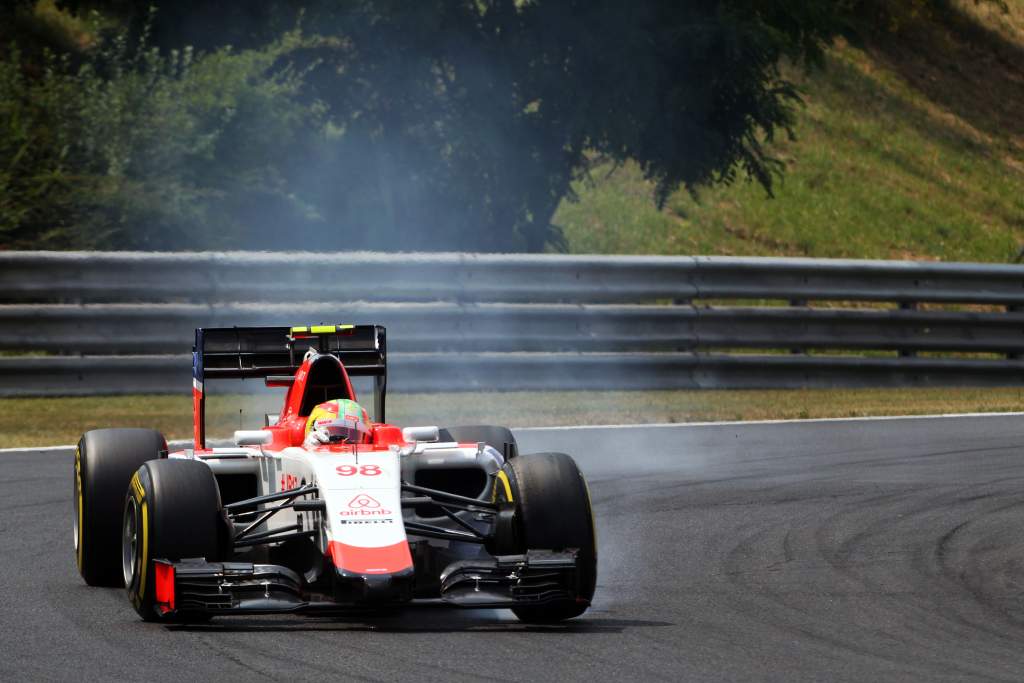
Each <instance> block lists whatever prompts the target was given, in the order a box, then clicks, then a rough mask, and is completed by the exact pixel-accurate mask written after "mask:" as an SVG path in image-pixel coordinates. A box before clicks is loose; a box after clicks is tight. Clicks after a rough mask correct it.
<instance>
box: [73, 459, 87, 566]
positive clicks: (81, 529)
mask: <svg viewBox="0 0 1024 683" xmlns="http://www.w3.org/2000/svg"><path fill="white" fill-rule="evenodd" d="M75 487H76V488H77V489H78V491H76V493H77V495H78V552H77V553H75V561H76V562H78V571H82V548H83V545H84V544H83V543H82V540H83V539H84V537H85V525H84V524H83V522H84V521H85V507H84V506H83V504H82V449H81V448H76V449H75Z"/></svg>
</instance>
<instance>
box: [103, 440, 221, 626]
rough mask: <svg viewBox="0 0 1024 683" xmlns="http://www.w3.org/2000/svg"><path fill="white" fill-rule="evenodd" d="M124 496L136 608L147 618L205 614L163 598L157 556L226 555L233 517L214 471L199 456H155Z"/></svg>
mask: <svg viewBox="0 0 1024 683" xmlns="http://www.w3.org/2000/svg"><path fill="white" fill-rule="evenodd" d="M123 501H124V512H123V515H122V517H121V519H122V532H121V554H120V556H121V570H122V574H123V577H124V585H125V588H126V589H127V591H128V599H129V600H130V601H131V603H132V606H133V607H134V608H135V611H136V612H138V613H139V616H140V617H142V618H143V619H144V620H146V621H157V620H159V619H162V618H167V617H170V616H173V618H175V619H176V620H184V621H188V620H191V619H195V620H203V619H205V616H204V615H201V614H195V615H190V614H189V613H188V611H187V608H185V609H183V608H182V606H181V605H173V606H172V605H171V604H169V603H167V602H166V601H160V600H158V599H157V597H158V596H157V588H156V582H157V569H156V566H155V561H156V560H169V561H171V562H176V561H179V560H181V559H183V558H205V559H207V560H209V561H211V562H215V561H218V560H220V559H222V557H223V555H224V553H223V552H222V549H223V548H225V545H226V541H227V539H226V528H227V521H226V517H225V515H224V510H223V507H222V506H221V500H220V489H219V488H218V486H217V480H216V478H215V477H214V475H213V471H212V470H210V467H209V466H208V465H207V464H206V463H204V462H200V461H198V460H177V459H170V460H151V461H149V462H147V463H144V464H143V465H142V466H141V467H140V468H139V469H138V471H136V472H135V474H134V475H133V476H132V478H131V483H130V486H129V487H128V493H127V495H126V496H125V497H124V498H123ZM172 607H173V608H174V609H176V610H177V611H176V612H174V613H172V614H168V613H169V612H170V611H171V609H172Z"/></svg>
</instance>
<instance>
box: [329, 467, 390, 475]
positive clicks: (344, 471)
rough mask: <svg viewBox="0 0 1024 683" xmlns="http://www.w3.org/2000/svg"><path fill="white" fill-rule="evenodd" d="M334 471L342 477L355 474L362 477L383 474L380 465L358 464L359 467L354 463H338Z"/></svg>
mask: <svg viewBox="0 0 1024 683" xmlns="http://www.w3.org/2000/svg"><path fill="white" fill-rule="evenodd" d="M334 471H335V472H337V473H338V475H339V476H342V477H351V476H353V475H356V474H360V475H362V476H364V477H376V476H378V475H381V474H383V472H381V469H380V465H360V466H359V467H356V466H355V465H338V467H337V468H336V469H335V470H334Z"/></svg>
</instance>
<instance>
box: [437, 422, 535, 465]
mask: <svg viewBox="0 0 1024 683" xmlns="http://www.w3.org/2000/svg"><path fill="white" fill-rule="evenodd" d="M439 438H440V440H441V441H458V442H459V443H481V442H483V443H485V444H487V445H488V446H490V447H491V448H493V449H494V450H496V451H498V452H499V453H501V454H502V455H504V456H505V457H506V458H510V459H511V458H513V457H515V455H516V452H517V450H518V448H519V446H518V444H516V437H515V436H513V434H512V430H510V429H509V428H508V427H496V426H494V425H466V426H462V427H443V428H442V429H441V430H440V431H439Z"/></svg>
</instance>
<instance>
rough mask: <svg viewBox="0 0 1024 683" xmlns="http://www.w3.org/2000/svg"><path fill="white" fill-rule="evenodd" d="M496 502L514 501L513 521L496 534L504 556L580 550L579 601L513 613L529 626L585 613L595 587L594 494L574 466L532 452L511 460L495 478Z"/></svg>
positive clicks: (564, 459) (559, 456)
mask: <svg viewBox="0 0 1024 683" xmlns="http://www.w3.org/2000/svg"><path fill="white" fill-rule="evenodd" d="M509 498H511V501H509ZM495 499H496V500H497V501H498V502H499V504H500V503H509V502H511V504H512V506H513V507H514V513H515V514H514V516H513V518H512V521H511V523H510V524H508V526H507V527H506V528H504V529H502V528H499V530H498V533H499V534H501V535H502V536H503V537H504V538H503V539H502V542H501V544H500V552H501V554H505V553H509V552H517V553H522V552H525V551H526V550H528V549H530V550H534V549H536V550H555V551H562V550H569V549H576V550H577V570H578V593H577V595H576V599H573V600H564V601H558V602H553V603H547V604H543V605H537V606H524V607H515V608H513V609H512V612H513V613H514V614H515V615H516V616H517V617H518V618H519V619H520V620H521V621H525V622H530V623H552V622H558V621H563V620H565V619H571V618H573V617H577V616H579V615H581V614H583V613H584V612H585V611H586V610H587V608H588V607H589V606H590V601H591V599H592V598H593V597H594V588H595V586H596V585H597V537H596V533H595V530H594V515H593V511H592V510H591V506H590V492H589V491H588V489H587V482H586V480H585V479H584V478H583V473H582V472H580V469H579V467H578V466H577V465H576V462H575V461H574V460H573V459H572V458H571V457H569V456H568V455H566V454H564V453H530V454H527V455H521V456H519V457H517V458H514V459H512V460H509V461H508V462H506V463H505V465H504V466H503V467H502V469H501V470H500V471H499V472H498V475H497V477H496V479H495ZM502 516H503V515H501V514H500V513H499V517H502ZM501 523H502V520H501V519H499V524H501Z"/></svg>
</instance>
